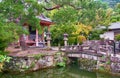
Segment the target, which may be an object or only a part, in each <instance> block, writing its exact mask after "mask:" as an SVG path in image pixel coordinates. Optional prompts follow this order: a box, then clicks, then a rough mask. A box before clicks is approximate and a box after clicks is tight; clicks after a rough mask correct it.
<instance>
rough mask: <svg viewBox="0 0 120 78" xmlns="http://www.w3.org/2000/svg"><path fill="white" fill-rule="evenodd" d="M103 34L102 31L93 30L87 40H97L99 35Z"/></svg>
mask: <svg viewBox="0 0 120 78" xmlns="http://www.w3.org/2000/svg"><path fill="white" fill-rule="evenodd" d="M103 33H104V31H103V30H93V31H91V33H90V35H89V39H90V40H99V39H100V34H103Z"/></svg>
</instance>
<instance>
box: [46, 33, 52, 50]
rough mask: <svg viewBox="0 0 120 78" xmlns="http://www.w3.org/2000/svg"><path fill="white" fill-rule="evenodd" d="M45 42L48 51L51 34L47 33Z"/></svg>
mask: <svg viewBox="0 0 120 78" xmlns="http://www.w3.org/2000/svg"><path fill="white" fill-rule="evenodd" d="M46 37H47V38H46V40H47V47H48V49H50V48H51V44H50V41H51V34H50V32H48V33H47V34H46Z"/></svg>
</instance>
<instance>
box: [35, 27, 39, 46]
mask: <svg viewBox="0 0 120 78" xmlns="http://www.w3.org/2000/svg"><path fill="white" fill-rule="evenodd" d="M35 41H36V46H38V29H36V39H35Z"/></svg>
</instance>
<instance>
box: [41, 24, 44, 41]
mask: <svg viewBox="0 0 120 78" xmlns="http://www.w3.org/2000/svg"><path fill="white" fill-rule="evenodd" d="M41 39H42V42H43V41H44V27H43V26H42V38H41Z"/></svg>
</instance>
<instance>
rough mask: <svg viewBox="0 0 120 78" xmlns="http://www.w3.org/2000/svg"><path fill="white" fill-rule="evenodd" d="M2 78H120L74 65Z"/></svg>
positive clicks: (0, 75) (4, 75)
mask: <svg viewBox="0 0 120 78" xmlns="http://www.w3.org/2000/svg"><path fill="white" fill-rule="evenodd" d="M0 78H120V77H115V76H110V75H105V74H99V73H94V72H87V71H83V70H80V69H79V67H78V66H75V65H72V66H69V67H67V68H54V69H44V70H40V71H37V72H31V73H29V74H19V75H14V74H0Z"/></svg>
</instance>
